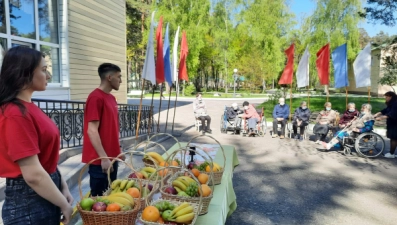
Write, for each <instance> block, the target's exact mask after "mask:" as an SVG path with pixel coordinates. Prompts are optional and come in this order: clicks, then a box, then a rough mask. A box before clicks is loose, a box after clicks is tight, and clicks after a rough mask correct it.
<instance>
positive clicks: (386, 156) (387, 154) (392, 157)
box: [385, 153, 395, 159]
mask: <svg viewBox="0 0 397 225" xmlns="http://www.w3.org/2000/svg"><path fill="white" fill-rule="evenodd" d="M385 158H389V159H394V158H395V155H392V154H390V153H386V154H385Z"/></svg>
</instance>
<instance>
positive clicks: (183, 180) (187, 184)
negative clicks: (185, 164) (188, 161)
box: [176, 177, 189, 187]
mask: <svg viewBox="0 0 397 225" xmlns="http://www.w3.org/2000/svg"><path fill="white" fill-rule="evenodd" d="M176 180H177V181H179V182H181V183H182V184H184V185H185V186H186V187H187V186H189V182H188V181H187V180H185V179H183V178H181V177H178V178H177V179H176Z"/></svg>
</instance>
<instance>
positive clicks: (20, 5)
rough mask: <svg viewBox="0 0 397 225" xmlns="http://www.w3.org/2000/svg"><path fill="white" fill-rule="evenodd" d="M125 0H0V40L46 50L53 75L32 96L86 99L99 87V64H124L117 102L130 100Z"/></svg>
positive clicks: (44, 51)
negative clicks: (128, 96)
mask: <svg viewBox="0 0 397 225" xmlns="http://www.w3.org/2000/svg"><path fill="white" fill-rule="evenodd" d="M125 7H126V6H125V0H99V1H94V0H0V45H1V46H2V48H3V49H5V50H6V49H9V48H11V47H14V46H18V45H24V46H28V47H30V48H35V49H37V50H39V51H41V52H43V53H44V54H45V56H46V60H47V63H48V71H49V72H50V74H51V75H52V78H51V80H50V83H49V84H48V86H47V90H46V91H43V92H36V93H35V94H34V96H33V97H34V98H40V99H53V100H79V101H84V100H85V99H86V98H87V96H88V94H89V93H90V92H91V91H92V90H93V89H95V88H96V87H98V85H99V83H100V80H99V76H98V73H97V69H98V66H99V65H100V64H101V63H104V62H110V63H114V64H116V65H118V66H120V68H121V70H122V74H123V75H124V76H123V78H124V80H123V83H122V84H121V86H120V90H119V91H115V92H114V93H113V94H114V95H115V97H116V98H117V100H118V102H119V103H126V102H127V81H126V79H127V78H126V77H127V76H126V8H125Z"/></svg>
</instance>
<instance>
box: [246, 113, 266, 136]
mask: <svg viewBox="0 0 397 225" xmlns="http://www.w3.org/2000/svg"><path fill="white" fill-rule="evenodd" d="M257 112H258V114H259V120H258V122H257V123H256V129H255V130H254V133H255V136H256V135H257V136H261V137H264V136H265V134H266V129H267V124H266V117H265V113H264V111H263V108H262V109H261V111H257ZM241 127H242V129H241V131H240V135H241V136H243V137H244V136H247V135H248V133H249V132H248V122H247V119H243V120H242V125H241Z"/></svg>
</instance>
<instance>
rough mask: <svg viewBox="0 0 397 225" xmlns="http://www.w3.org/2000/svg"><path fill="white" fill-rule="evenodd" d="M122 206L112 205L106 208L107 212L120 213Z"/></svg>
mask: <svg viewBox="0 0 397 225" xmlns="http://www.w3.org/2000/svg"><path fill="white" fill-rule="evenodd" d="M120 209H121V208H120V205H119V204H117V203H111V204H109V205H108V206H107V207H106V211H110V212H116V211H120Z"/></svg>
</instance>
